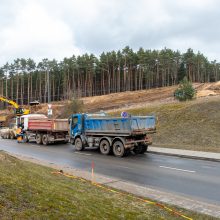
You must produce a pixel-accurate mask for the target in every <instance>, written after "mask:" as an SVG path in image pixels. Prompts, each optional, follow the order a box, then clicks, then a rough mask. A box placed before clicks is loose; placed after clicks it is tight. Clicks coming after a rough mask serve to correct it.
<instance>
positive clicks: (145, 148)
mask: <svg viewBox="0 0 220 220" xmlns="http://www.w3.org/2000/svg"><path fill="white" fill-rule="evenodd" d="M147 148H148V145H146V144H144V145H142V149H141V152H140V154H144V153H145V152H146V151H147Z"/></svg>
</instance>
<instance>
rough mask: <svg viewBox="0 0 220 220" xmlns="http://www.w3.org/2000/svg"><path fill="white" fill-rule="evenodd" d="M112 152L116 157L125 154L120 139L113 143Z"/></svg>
mask: <svg viewBox="0 0 220 220" xmlns="http://www.w3.org/2000/svg"><path fill="white" fill-rule="evenodd" d="M113 153H114V155H115V156H116V157H123V156H124V154H125V148H124V145H123V143H122V142H121V141H116V142H115V143H114V144H113Z"/></svg>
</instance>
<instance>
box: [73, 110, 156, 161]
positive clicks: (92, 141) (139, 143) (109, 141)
mask: <svg viewBox="0 0 220 220" xmlns="http://www.w3.org/2000/svg"><path fill="white" fill-rule="evenodd" d="M69 124H70V140H71V143H72V144H73V145H75V149H76V150H78V151H82V150H84V149H85V148H86V147H98V148H99V149H100V152H101V153H102V154H105V155H107V154H111V153H112V152H113V153H114V155H115V156H116V157H123V156H125V155H126V154H127V153H128V152H130V151H133V152H134V153H144V152H145V151H146V150H147V147H148V145H150V144H152V139H151V137H150V134H153V133H155V132H156V118H155V116H128V117H110V116H107V115H105V113H100V114H99V113H98V114H73V115H71V117H70V118H69Z"/></svg>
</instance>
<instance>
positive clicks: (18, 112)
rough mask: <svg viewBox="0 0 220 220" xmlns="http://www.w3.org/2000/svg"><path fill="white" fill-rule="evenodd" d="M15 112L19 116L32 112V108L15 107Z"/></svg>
mask: <svg viewBox="0 0 220 220" xmlns="http://www.w3.org/2000/svg"><path fill="white" fill-rule="evenodd" d="M15 114H16V115H17V116H22V115H27V114H30V110H29V109H24V108H21V107H19V108H16V109H15Z"/></svg>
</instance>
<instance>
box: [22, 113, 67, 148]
mask: <svg viewBox="0 0 220 220" xmlns="http://www.w3.org/2000/svg"><path fill="white" fill-rule="evenodd" d="M21 123H22V127H23V132H24V136H23V140H24V142H29V141H34V142H36V143H37V144H43V145H48V144H52V143H57V142H62V143H68V142H69V124H68V119H49V118H47V117H46V116H45V115H38V114H33V115H32V117H30V115H24V116H22V117H21Z"/></svg>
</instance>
